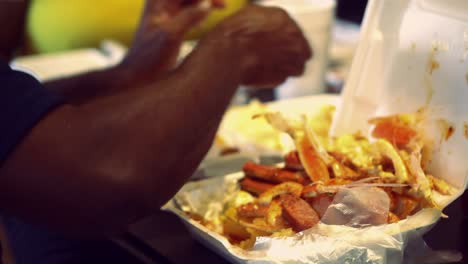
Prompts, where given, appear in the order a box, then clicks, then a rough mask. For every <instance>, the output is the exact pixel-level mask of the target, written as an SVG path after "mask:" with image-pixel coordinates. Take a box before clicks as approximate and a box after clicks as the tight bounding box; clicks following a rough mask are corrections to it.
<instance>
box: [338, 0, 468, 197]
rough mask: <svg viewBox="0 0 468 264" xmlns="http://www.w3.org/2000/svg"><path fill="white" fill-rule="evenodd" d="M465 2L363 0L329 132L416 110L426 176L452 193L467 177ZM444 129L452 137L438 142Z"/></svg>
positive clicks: (358, 128)
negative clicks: (430, 146)
mask: <svg viewBox="0 0 468 264" xmlns="http://www.w3.org/2000/svg"><path fill="white" fill-rule="evenodd" d="M467 102H468V4H467V2H466V0H444V1H441V0H401V1H395V0H371V1H369V4H368V7H367V11H366V16H365V18H364V23H363V28H362V32H361V39H360V43H359V46H358V49H357V52H356V55H355V58H354V61H353V65H352V68H351V72H350V76H349V79H348V81H347V84H346V86H345V89H344V92H343V101H342V104H341V105H340V107H339V109H338V113H337V116H336V118H335V123H334V127H333V133H334V134H341V133H352V132H356V131H362V132H366V131H369V128H370V127H369V124H368V123H367V120H368V119H369V118H371V117H374V116H385V115H391V114H396V113H402V112H416V111H417V110H421V109H423V110H424V111H426V112H427V113H428V118H429V120H428V126H427V128H426V133H427V134H428V135H431V136H432V137H433V138H434V139H436V140H435V142H434V143H435V145H434V151H433V155H434V156H433V158H432V163H431V164H430V168H429V170H430V171H431V173H432V174H434V175H435V176H438V177H441V178H444V179H445V180H447V181H448V182H450V183H451V184H453V185H455V186H457V187H460V188H461V187H463V186H466V178H467V176H468V163H467V162H466V161H465V158H466V157H467V156H468V104H467ZM441 126H450V127H451V128H453V129H454V133H453V135H451V136H450V137H446V138H444V135H443V134H444V131H443V130H444V129H442V128H441Z"/></svg>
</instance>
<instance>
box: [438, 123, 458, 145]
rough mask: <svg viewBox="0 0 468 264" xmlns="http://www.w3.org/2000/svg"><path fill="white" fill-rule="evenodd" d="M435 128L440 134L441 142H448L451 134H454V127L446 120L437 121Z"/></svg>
mask: <svg viewBox="0 0 468 264" xmlns="http://www.w3.org/2000/svg"><path fill="white" fill-rule="evenodd" d="M436 122H437V126H438V127H439V129H440V134H441V140H440V141H441V142H442V141H443V140H445V141H448V140H449V139H450V138H451V137H452V136H453V134H454V133H455V126H454V124H453V123H451V122H449V121H447V120H446V119H443V118H441V119H437V120H436Z"/></svg>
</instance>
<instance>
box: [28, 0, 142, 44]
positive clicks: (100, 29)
mask: <svg viewBox="0 0 468 264" xmlns="http://www.w3.org/2000/svg"><path fill="white" fill-rule="evenodd" d="M143 6H144V0H98V1H95V0H33V1H32V2H31V7H30V9H29V13H28V20H27V41H28V47H29V52H32V53H50V52H56V51H64V50H71V49H78V48H90V47H97V46H99V44H100V43H101V41H103V40H105V39H112V40H117V41H119V42H121V43H123V44H126V45H129V44H130V43H131V41H132V38H133V34H134V32H135V29H136V28H137V26H138V23H139V19H140V16H141V12H142V10H143Z"/></svg>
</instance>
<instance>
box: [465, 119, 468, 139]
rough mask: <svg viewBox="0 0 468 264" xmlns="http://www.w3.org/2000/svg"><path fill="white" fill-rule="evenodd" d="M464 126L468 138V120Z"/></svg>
mask: <svg viewBox="0 0 468 264" xmlns="http://www.w3.org/2000/svg"><path fill="white" fill-rule="evenodd" d="M464 127H465V138H466V139H468V122H465V124H464Z"/></svg>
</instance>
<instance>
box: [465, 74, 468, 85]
mask: <svg viewBox="0 0 468 264" xmlns="http://www.w3.org/2000/svg"><path fill="white" fill-rule="evenodd" d="M465 81H466V84H468V72H467V73H466V74H465Z"/></svg>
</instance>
